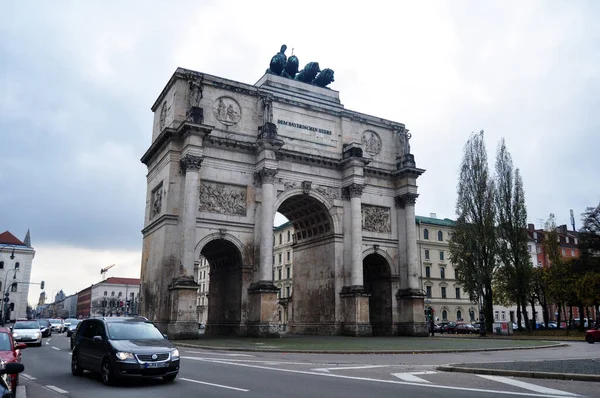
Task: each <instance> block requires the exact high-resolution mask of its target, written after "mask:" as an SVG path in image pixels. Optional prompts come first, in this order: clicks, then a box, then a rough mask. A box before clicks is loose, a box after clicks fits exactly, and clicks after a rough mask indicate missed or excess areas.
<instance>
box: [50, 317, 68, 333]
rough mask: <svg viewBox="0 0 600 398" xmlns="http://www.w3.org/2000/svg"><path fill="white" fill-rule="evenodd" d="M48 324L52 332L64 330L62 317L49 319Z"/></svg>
mask: <svg viewBox="0 0 600 398" xmlns="http://www.w3.org/2000/svg"><path fill="white" fill-rule="evenodd" d="M50 325H51V326H52V331H53V332H57V333H62V332H64V331H65V323H64V321H63V320H62V319H50Z"/></svg>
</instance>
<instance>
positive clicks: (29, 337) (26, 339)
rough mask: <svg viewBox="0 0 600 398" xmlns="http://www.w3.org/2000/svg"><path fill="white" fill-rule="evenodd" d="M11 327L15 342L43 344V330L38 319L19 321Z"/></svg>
mask: <svg viewBox="0 0 600 398" xmlns="http://www.w3.org/2000/svg"><path fill="white" fill-rule="evenodd" d="M11 329H12V334H13V339H14V340H15V342H17V343H26V344H31V345H36V346H38V347H39V346H41V345H42V332H40V324H39V323H38V322H37V321H17V322H16V323H15V324H14V325H13V326H12V327H11Z"/></svg>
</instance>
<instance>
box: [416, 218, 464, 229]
mask: <svg viewBox="0 0 600 398" xmlns="http://www.w3.org/2000/svg"><path fill="white" fill-rule="evenodd" d="M415 220H416V221H417V224H433V225H440V226H443V227H454V226H456V221H454V220H451V219H449V218H444V219H443V220H442V219H440V218H431V217H423V216H416V217H415Z"/></svg>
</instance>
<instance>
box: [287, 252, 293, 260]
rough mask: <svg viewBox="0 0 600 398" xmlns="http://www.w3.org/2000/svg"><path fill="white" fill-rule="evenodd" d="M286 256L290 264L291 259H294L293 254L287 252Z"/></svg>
mask: <svg viewBox="0 0 600 398" xmlns="http://www.w3.org/2000/svg"><path fill="white" fill-rule="evenodd" d="M286 256H287V262H288V263H289V262H290V259H291V258H292V253H290V252H287V254H286Z"/></svg>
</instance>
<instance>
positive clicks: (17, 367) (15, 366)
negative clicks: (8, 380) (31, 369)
mask: <svg viewBox="0 0 600 398" xmlns="http://www.w3.org/2000/svg"><path fill="white" fill-rule="evenodd" d="M24 370H25V366H23V364H22V363H18V362H11V363H7V364H6V366H4V369H0V374H7V373H8V374H9V375H14V374H17V373H21V372H22V371H24Z"/></svg>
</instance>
